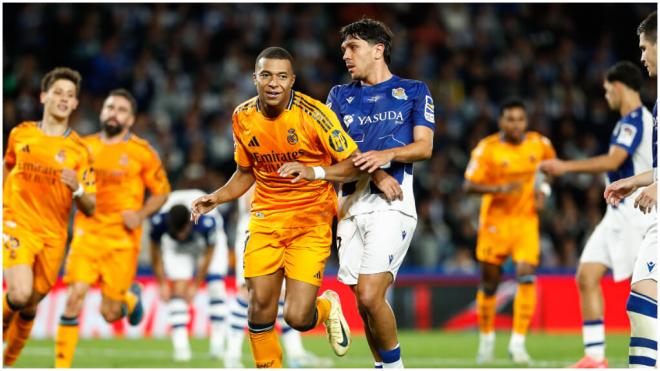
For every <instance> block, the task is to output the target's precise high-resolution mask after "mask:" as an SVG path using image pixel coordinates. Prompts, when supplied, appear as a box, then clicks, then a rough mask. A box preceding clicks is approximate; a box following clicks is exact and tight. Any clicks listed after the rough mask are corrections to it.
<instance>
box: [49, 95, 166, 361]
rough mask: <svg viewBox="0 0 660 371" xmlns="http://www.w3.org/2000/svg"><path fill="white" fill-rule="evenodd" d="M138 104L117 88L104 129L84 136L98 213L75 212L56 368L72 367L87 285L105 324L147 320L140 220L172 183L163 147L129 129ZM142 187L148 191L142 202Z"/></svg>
mask: <svg viewBox="0 0 660 371" xmlns="http://www.w3.org/2000/svg"><path fill="white" fill-rule="evenodd" d="M135 112H136V102H135V99H134V98H133V96H132V95H131V93H130V92H128V91H127V90H124V89H116V90H113V91H111V92H110V93H109V94H108V97H107V98H106V99H105V101H104V103H103V108H102V109H101V115H100V118H99V119H100V122H101V131H100V132H99V133H97V134H94V135H90V136H87V137H85V138H84V139H83V141H84V142H85V144H86V145H87V146H88V147H89V149H90V151H91V153H92V156H93V157H94V168H95V170H96V180H97V207H96V213H95V214H94V215H93V216H87V215H84V214H82V213H80V212H78V213H76V218H75V221H74V232H73V235H74V236H73V241H72V242H71V252H70V253H69V256H68V258H67V263H66V267H65V274H64V282H65V283H67V284H68V285H69V291H68V293H67V300H66V307H65V309H64V313H63V314H62V317H61V318H60V324H59V326H58V329H57V338H56V341H55V367H58V368H63V367H66V368H70V367H71V362H72V360H73V354H74V351H75V347H76V344H77V343H78V315H79V314H80V310H81V309H82V306H83V302H84V299H85V296H86V295H87V291H88V290H89V288H90V286H91V285H92V284H95V283H97V282H98V283H99V284H100V286H101V293H102V301H101V314H102V315H103V318H104V319H105V320H106V321H108V322H113V321H116V320H118V319H120V318H122V317H124V316H128V320H129V323H130V324H131V325H136V324H138V323H139V322H140V320H141V319H142V305H141V302H140V288H139V286H138V285H137V284H132V283H133V278H134V277H135V273H136V269H137V259H138V253H139V252H140V238H141V236H142V221H143V220H144V219H145V218H147V217H149V216H150V215H151V214H153V213H154V212H156V211H158V209H160V207H161V206H162V205H163V204H164V203H165V201H166V200H167V195H168V194H169V192H170V184H169V182H168V180H167V177H166V175H165V171H164V170H163V166H162V164H161V161H160V158H159V157H158V153H156V151H155V150H154V149H153V148H152V147H151V146H150V145H149V143H148V142H147V141H145V140H144V139H141V138H139V137H137V136H136V135H135V134H132V133H131V126H132V125H133V123H134V122H135ZM145 188H146V189H148V190H149V192H150V196H149V197H148V198H147V199H146V201H145V200H144V193H145Z"/></svg>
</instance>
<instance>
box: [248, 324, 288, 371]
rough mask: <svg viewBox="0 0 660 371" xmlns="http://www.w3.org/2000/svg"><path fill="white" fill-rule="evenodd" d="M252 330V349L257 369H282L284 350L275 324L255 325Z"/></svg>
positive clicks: (251, 325)
mask: <svg viewBox="0 0 660 371" xmlns="http://www.w3.org/2000/svg"><path fill="white" fill-rule="evenodd" d="M248 327H249V329H250V331H249V334H250V349H252V357H253V358H254V364H255V366H256V367H257V368H282V348H281V347H280V341H279V339H278V338H277V332H275V323H271V324H268V325H254V324H250V323H248Z"/></svg>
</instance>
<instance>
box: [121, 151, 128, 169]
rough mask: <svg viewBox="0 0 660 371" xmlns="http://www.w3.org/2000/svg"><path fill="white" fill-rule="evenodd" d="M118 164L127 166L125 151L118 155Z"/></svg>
mask: <svg viewBox="0 0 660 371" xmlns="http://www.w3.org/2000/svg"><path fill="white" fill-rule="evenodd" d="M119 165H120V166H127V165H128V155H127V154H125V153H122V155H121V156H119Z"/></svg>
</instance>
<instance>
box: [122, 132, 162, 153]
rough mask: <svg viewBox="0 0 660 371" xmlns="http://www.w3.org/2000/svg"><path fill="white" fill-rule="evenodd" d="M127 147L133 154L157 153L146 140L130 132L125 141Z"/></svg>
mask: <svg viewBox="0 0 660 371" xmlns="http://www.w3.org/2000/svg"><path fill="white" fill-rule="evenodd" d="M126 143H127V144H128V147H129V149H130V151H131V153H133V154H134V155H138V156H146V157H149V158H150V157H152V156H154V155H156V156H157V155H158V152H157V151H156V149H155V148H154V147H153V146H152V145H151V143H149V141H148V140H146V139H144V138H140V137H139V136H137V135H136V134H134V133H130V134H129V137H128V140H127V141H126Z"/></svg>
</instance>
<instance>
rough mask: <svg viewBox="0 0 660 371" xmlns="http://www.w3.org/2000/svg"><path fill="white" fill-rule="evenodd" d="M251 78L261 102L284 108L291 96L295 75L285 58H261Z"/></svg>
mask: <svg viewBox="0 0 660 371" xmlns="http://www.w3.org/2000/svg"><path fill="white" fill-rule="evenodd" d="M252 80H253V81H254V85H256V87H257V94H258V95H259V101H260V102H261V103H263V104H265V105H267V106H270V107H271V108H277V109H284V107H285V106H286V105H287V104H288V102H289V98H290V97H291V89H292V88H293V83H294V82H295V81H296V75H294V74H293V66H291V62H289V61H288V60H287V59H269V58H261V59H260V60H259V61H258V62H257V69H256V70H255V71H254V74H253V75H252Z"/></svg>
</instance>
